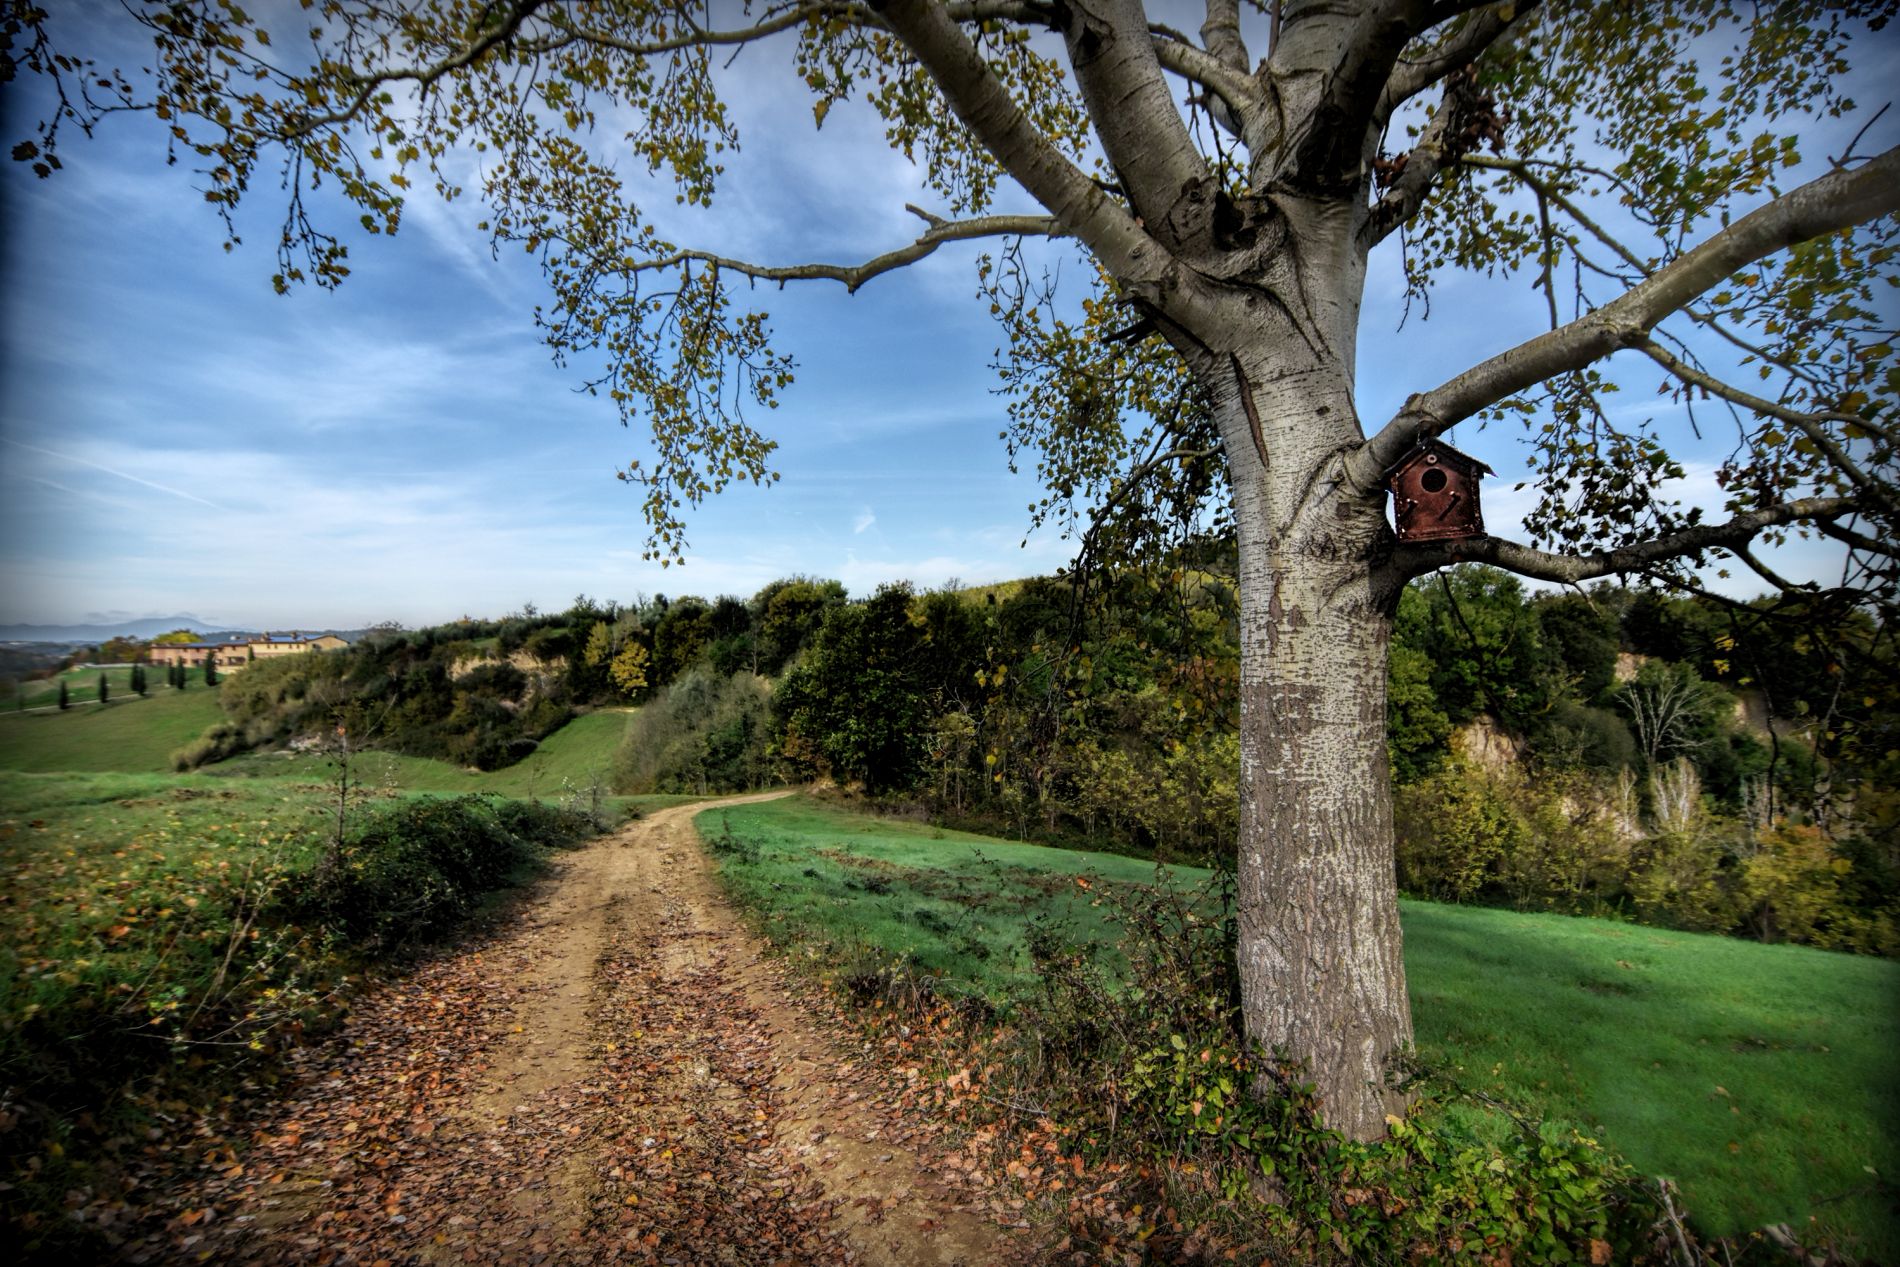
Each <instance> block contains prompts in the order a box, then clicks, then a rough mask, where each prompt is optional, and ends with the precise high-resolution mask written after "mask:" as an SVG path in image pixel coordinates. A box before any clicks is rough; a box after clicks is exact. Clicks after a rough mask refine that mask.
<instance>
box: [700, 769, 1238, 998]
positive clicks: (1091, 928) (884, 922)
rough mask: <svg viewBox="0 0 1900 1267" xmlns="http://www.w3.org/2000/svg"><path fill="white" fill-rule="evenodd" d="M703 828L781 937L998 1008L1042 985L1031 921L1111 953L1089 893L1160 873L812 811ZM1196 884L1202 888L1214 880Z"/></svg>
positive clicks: (754, 815)
mask: <svg viewBox="0 0 1900 1267" xmlns="http://www.w3.org/2000/svg"><path fill="white" fill-rule="evenodd" d="M694 822H695V823H696V825H697V826H698V828H699V831H700V834H701V835H702V836H703V837H704V838H705V839H706V840H707V842H708V844H709V846H710V847H711V848H712V850H713V852H714V854H715V855H716V856H717V857H718V858H719V859H720V868H721V875H722V877H723V879H724V880H725V883H726V886H727V888H728V889H729V890H730V891H731V892H732V894H733V896H734V897H735V898H737V899H738V900H739V902H740V903H741V904H742V905H743V906H745V907H747V908H748V909H751V910H753V911H756V912H759V913H760V914H762V915H764V916H766V917H767V920H768V923H769V924H770V925H771V926H772V927H774V928H777V927H782V926H785V925H790V926H793V927H795V928H796V929H797V930H798V935H799V937H801V938H803V939H815V940H817V941H820V942H824V943H829V945H830V946H831V947H832V948H834V949H835V950H838V951H842V952H848V953H864V954H866V955H867V956H868V957H870V958H872V959H876V960H896V961H900V962H903V963H906V964H909V965H911V966H913V967H915V968H919V969H921V970H923V971H925V972H928V973H933V974H939V975H940V976H941V978H942V981H943V984H944V985H945V986H946V987H947V988H951V989H963V990H967V991H974V992H976V993H979V994H982V995H984V996H986V997H988V998H990V999H991V1000H992V1001H995V1002H999V1003H1000V1002H1006V1001H1007V999H1008V996H1009V995H1010V993H1011V992H1012V991H1014V990H1017V989H1021V988H1025V987H1028V986H1030V985H1032V984H1033V983H1034V976H1033V974H1032V967H1031V963H1030V958H1029V952H1028V948H1027V945H1026V935H1027V930H1028V927H1029V924H1028V921H1029V920H1030V919H1032V918H1040V919H1044V920H1046V921H1049V922H1051V923H1056V922H1060V923H1061V924H1063V925H1064V927H1065V928H1067V929H1069V930H1070V931H1071V932H1072V934H1073V935H1076V936H1078V937H1080V938H1082V939H1085V940H1089V941H1092V942H1096V943H1099V944H1101V945H1107V944H1108V943H1109V942H1111V941H1113V939H1114V935H1115V930H1114V929H1113V928H1112V927H1111V926H1110V925H1109V923H1108V922H1107V921H1106V920H1105V919H1104V918H1103V915H1102V911H1101V910H1100V908H1099V907H1097V906H1095V905H1094V903H1093V897H1092V893H1091V890H1090V889H1088V888H1084V887H1082V886H1083V884H1088V885H1093V884H1095V883H1097V882H1098V881H1101V880H1107V881H1112V882H1121V883H1128V884H1136V883H1144V882H1150V881H1152V880H1154V878H1155V873H1156V872H1155V867H1154V865H1153V864H1152V863H1146V862H1142V861H1139V860H1137V859H1134V858H1128V857H1123V856H1121V855H1118V854H1107V853H1088V852H1082V851H1074V850H1066V849H1051V848H1046V847H1044V846H1041V845H1025V844H1017V843H1014V842H1011V841H1003V840H996V839H993V838H991V837H988V836H976V835H971V834H969V833H967V832H956V831H948V830H944V829H942V828H937V827H932V826H930V825H928V824H925V823H913V822H901V821H897V820H893V819H882V818H869V817H866V816H864V815H861V814H853V813H850V812H849V811H845V810H840V809H834V808H832V807H830V806H826V805H822V804H819V803H817V802H815V801H812V800H810V799H808V798H805V797H789V798H786V799H783V800H778V801H764V802H755V803H753V804H750V805H735V806H732V807H730V808H722V809H718V810H713V811H710V812H708V813H704V814H701V815H700V816H699V817H698V818H696V819H695V820H694ZM1169 870H1170V871H1182V870H1184V869H1169ZM1184 873H1185V874H1187V875H1188V876H1189V877H1190V880H1189V882H1190V883H1191V882H1192V880H1193V879H1195V878H1205V876H1206V872H1193V871H1185V872H1184ZM1078 881H1080V882H1081V883H1078Z"/></svg>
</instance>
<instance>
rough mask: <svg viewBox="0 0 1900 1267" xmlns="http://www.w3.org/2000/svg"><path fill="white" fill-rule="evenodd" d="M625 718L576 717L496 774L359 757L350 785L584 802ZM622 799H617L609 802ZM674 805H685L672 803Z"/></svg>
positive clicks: (301, 772)
mask: <svg viewBox="0 0 1900 1267" xmlns="http://www.w3.org/2000/svg"><path fill="white" fill-rule="evenodd" d="M632 717H633V714H632V712H631V711H625V710H619V709H602V710H600V711H598V712H593V713H588V714H586V715H584V716H581V717H576V718H575V719H574V720H573V721H571V722H569V723H568V724H567V725H565V726H563V727H561V728H560V729H559V730H557V731H555V732H554V733H553V734H551V735H549V736H548V737H547V738H546V739H543V740H542V741H541V745H540V747H538V748H536V749H535V750H534V751H533V752H532V753H530V754H529V755H528V757H527V758H526V759H525V760H522V761H518V762H516V763H515V764H514V765H511V766H506V767H504V768H502V769H500V770H470V769H466V768H464V767H462V766H458V765H452V764H450V763H449V762H447V761H438V760H435V759H434V758H431V757H409V756H404V755H403V754H401V753H399V752H375V751H370V752H363V753H359V754H358V755H357V756H356V757H355V758H353V760H352V777H354V778H357V779H360V780H361V781H362V783H363V785H364V786H365V787H385V788H394V789H400V790H402V791H406V792H456V793H460V792H485V793H494V794H495V795H498V796H535V797H541V798H543V799H547V798H554V797H564V796H572V795H582V796H585V795H588V794H589V793H590V792H591V791H592V789H593V788H594V786H595V784H596V782H598V784H599V786H600V788H601V791H602V795H603V796H604V795H605V791H606V786H607V782H608V778H609V776H610V775H611V773H612V770H613V757H614V750H615V748H617V747H618V746H619V744H620V739H621V736H622V735H624V734H626V731H627V723H628V722H629V721H630V720H631V719H632ZM334 764H335V763H334V761H333V760H332V759H331V758H329V757H326V756H321V755H317V754H302V753H292V752H270V753H258V754H255V755H251V756H245V757H237V758H235V759H233V760H230V761H225V762H221V763H220V764H218V765H215V766H211V767H209V768H208V770H207V772H208V773H213V774H218V775H224V776H236V777H256V778H304V779H308V778H325V777H330V775H331V772H332V771H333V769H334ZM615 799H622V798H615ZM675 799H676V800H678V801H680V802H684V801H687V800H692V799H696V798H692V797H678V798H675Z"/></svg>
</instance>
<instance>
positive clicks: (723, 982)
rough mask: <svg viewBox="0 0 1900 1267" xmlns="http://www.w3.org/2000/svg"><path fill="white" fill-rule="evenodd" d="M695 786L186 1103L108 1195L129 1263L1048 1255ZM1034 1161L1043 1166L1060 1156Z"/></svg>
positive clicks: (108, 1209) (98, 1208)
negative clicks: (736, 870)
mask: <svg viewBox="0 0 1900 1267" xmlns="http://www.w3.org/2000/svg"><path fill="white" fill-rule="evenodd" d="M699 808H701V807H698V806H692V807H682V808H680V809H677V810H669V811H664V812H662V813H660V814H657V815H654V816H653V817H652V818H650V819H647V820H645V821H643V822H640V823H637V824H634V825H632V826H630V827H629V828H627V829H626V830H625V831H623V832H621V833H620V834H618V835H616V836H613V837H610V838H603V839H602V840H600V841H598V842H596V843H595V844H594V845H593V846H591V847H590V848H588V849H586V850H583V851H580V852H578V853H576V854H573V855H570V856H568V857H567V858H564V859H563V860H562V861H561V862H560V863H559V864H557V865H558V869H557V871H556V873H555V875H554V876H553V877H552V878H551V879H550V880H548V881H546V882H544V883H543V884H542V885H541V886H539V887H538V888H537V889H536V890H535V891H534V892H532V893H531V894H530V895H529V896H528V897H526V898H525V899H524V900H523V901H522V902H521V903H519V904H518V905H517V906H516V908H515V910H514V911H513V912H512V915H513V918H510V919H507V920H503V921H498V922H497V926H496V927H495V928H494V929H493V930H492V931H491V932H490V933H489V934H488V935H487V936H486V937H485V938H482V939H479V940H475V941H472V942H469V943H465V944H464V945H463V946H461V947H460V948H458V949H455V950H452V951H448V952H445V953H443V954H441V955H440V956H438V957H436V958H434V959H431V960H428V961H426V962H424V963H423V964H421V965H419V966H418V967H417V968H416V969H415V970H414V971H412V972H411V973H409V974H407V975H406V976H405V977H403V978H401V979H400V980H397V981H394V982H391V983H388V984H386V985H383V986H381V987H379V988H377V989H375V990H372V991H370V992H369V993H367V994H366V995H365V996H364V997H363V998H362V999H360V1000H359V1001H358V1003H357V1004H356V1006H355V1008H354V1009H353V1011H352V1013H351V1016H350V1019H349V1020H348V1022H347V1023H346V1024H345V1026H344V1027H343V1029H342V1030H341V1031H340V1032H339V1033H338V1034H337V1035H336V1036H335V1037H334V1038H333V1039H332V1040H330V1041H328V1042H325V1043H323V1044H321V1045H317V1046H312V1047H310V1048H306V1049H304V1050H302V1051H300V1052H297V1053H293V1055H292V1056H291V1057H290V1061H291V1067H290V1070H289V1074H288V1076H287V1077H286V1078H284V1079H282V1080H281V1081H280V1083H279V1085H277V1086H276V1087H273V1088H270V1089H261V1088H253V1089H252V1090H251V1091H250V1092H249V1093H248V1094H246V1095H244V1096H241V1097H238V1098H236V1099H234V1100H233V1101H232V1102H231V1103H229V1104H227V1105H225V1106H223V1107H222V1108H221V1109H220V1110H219V1111H218V1112H217V1113H215V1114H210V1115H205V1116H202V1117H200V1118H198V1119H196V1120H192V1121H183V1120H181V1121H179V1122H178V1123H176V1124H175V1125H174V1127H173V1129H172V1131H171V1133H170V1135H168V1136H167V1137H165V1138H164V1139H162V1140H160V1141H156V1142H154V1143H153V1145H152V1147H151V1148H149V1149H148V1150H147V1154H146V1156H145V1158H144V1160H143V1162H142V1163H141V1164H140V1165H139V1166H137V1167H136V1168H135V1169H134V1171H133V1172H132V1174H131V1175H130V1176H129V1178H128V1181H127V1187H128V1191H127V1192H126V1193H124V1194H123V1196H122V1197H121V1198H120V1199H118V1200H115V1201H112V1202H104V1203H96V1204H95V1208H94V1209H92V1210H91V1211H89V1212H88V1213H89V1215H90V1217H92V1218H93V1219H94V1221H96V1222H98V1223H100V1224H101V1225H102V1226H104V1227H105V1228H107V1229H108V1230H109V1231H110V1232H111V1233H113V1234H114V1236H115V1239H117V1240H118V1241H119V1244H120V1256H121V1257H122V1258H123V1259H124V1260H125V1261H130V1262H140V1263H145V1262H176V1261H194V1260H195V1261H208V1262H219V1263H314V1264H367V1265H368V1267H377V1265H378V1264H395V1263H426V1264H450V1263H485V1264H543V1263H547V1264H593V1263H608V1262H613V1263H621V1262H626V1263H640V1262H654V1263H661V1264H668V1265H673V1264H679V1265H690V1267H698V1265H701V1264H705V1265H721V1267H723V1265H727V1264H768V1263H786V1264H792V1263H801V1264H802V1263H827V1264H829V1263H839V1264H848V1263H920V1264H931V1263H936V1264H944V1265H945V1267H949V1265H950V1264H958V1263H967V1264H979V1263H992V1262H1003V1261H1009V1260H1015V1259H1019V1258H1023V1257H1025V1256H1027V1255H1030V1254H1031V1253H1033V1249H1032V1248H1031V1246H1030V1244H1029V1242H1028V1240H1027V1238H1025V1237H1024V1236H1023V1234H1022V1232H1021V1229H1022V1228H1023V1227H1025V1226H1026V1223H1025V1221H1024V1219H1023V1206H1024V1202H1023V1200H1022V1199H1021V1198H1020V1197H1014V1198H1012V1197H1009V1196H1008V1195H1007V1194H1006V1192H1005V1190H1004V1188H1003V1187H1000V1186H999V1180H998V1179H997V1177H996V1175H994V1174H992V1173H989V1171H990V1167H989V1166H988V1165H987V1164H980V1163H979V1160H978V1157H979V1152H978V1151H976V1150H973V1149H971V1148H969V1147H966V1146H965V1144H963V1143H958V1142H956V1141H958V1140H962V1139H965V1136H966V1134H967V1133H966V1132H962V1131H960V1130H957V1129H953V1127H954V1124H953V1123H950V1122H948V1121H946V1120H944V1119H942V1117H941V1114H940V1113H939V1114H938V1116H936V1117H933V1116H930V1114H931V1113H932V1111H933V1110H940V1109H941V1107H942V1100H943V1093H942V1092H941V1091H938V1092H935V1093H930V1092H926V1091H925V1089H924V1088H923V1087H922V1086H921V1085H920V1083H919V1079H918V1077H917V1071H916V1070H915V1068H912V1069H909V1070H907V1071H906V1070H902V1069H896V1068H895V1067H894V1066H893V1065H892V1064H891V1061H890V1059H889V1057H890V1055H891V1054H892V1053H890V1052H888V1051H885V1050H882V1049H881V1048H880V1045H879V1044H877V1043H875V1042H872V1041H870V1040H864V1039H862V1038H861V1037H859V1036H858V1034H857V1031H856V1030H854V1029H853V1028H852V1027H851V1026H850V1025H848V1024H847V1023H846V1022H845V1021H844V1018H843V1016H842V1014H841V1013H838V1012H836V1011H835V1009H831V1008H829V1007H827V1006H826V1004H825V1003H824V1002H823V1000H821V999H817V998H814V997H812V996H811V995H810V993H809V992H808V991H803V990H801V989H799V988H798V987H797V986H795V984H794V983H792V982H791V981H790V980H789V979H788V977H787V975H786V972H785V970H784V968H783V967H782V965H780V964H779V963H777V962H775V961H774V960H772V959H770V958H769V957H767V956H766V955H765V954H764V952H763V951H762V948H761V947H760V945H759V943H758V942H757V941H756V939H754V938H753V937H751V936H750V935H749V934H748V933H747V932H746V931H745V930H744V929H743V928H742V927H741V926H740V924H739V922H738V920H737V918H736V917H735V916H734V914H733V912H732V911H731V909H730V907H729V906H728V905H727V904H726V903H725V901H724V899H723V898H722V897H721V896H720V895H719V893H718V891H717V888H716V885H715V883H714V881H713V879H712V877H711V875H710V874H709V869H708V864H707V863H706V861H705V858H704V855H703V853H702V851H701V850H700V849H699V848H698V847H697V845H696V844H695V843H694V838H693V833H692V828H691V825H690V818H691V815H692V814H693V813H694V812H695V811H696V810H697V809H699ZM968 1083H969V1080H968V1078H967V1077H966V1078H965V1079H964V1080H963V1083H962V1088H963V1090H965V1091H966V1092H967V1090H968ZM957 1092H958V1085H957V1084H956V1083H954V1081H953V1083H952V1086H951V1088H950V1095H951V1096H952V1098H953V1099H954V1097H955V1096H956V1094H957ZM965 1143H967V1140H965ZM978 1143H979V1146H980V1145H981V1140H980V1139H979V1140H978ZM958 1148H962V1149H963V1151H961V1152H959V1151H957V1149H958ZM1024 1157H1025V1158H1028V1161H1025V1160H1018V1161H1017V1163H1016V1164H1017V1166H1020V1167H1022V1168H1023V1172H1024V1176H1027V1175H1028V1174H1029V1173H1030V1171H1029V1169H1028V1165H1029V1162H1030V1161H1033V1162H1034V1163H1035V1164H1036V1165H1037V1166H1038V1167H1040V1166H1041V1165H1042V1164H1043V1161H1044V1160H1046V1159H1040V1158H1036V1157H1035V1156H1033V1155H1032V1153H1031V1152H1030V1150H1029V1149H1027V1148H1025V1150H1024ZM988 1160H989V1159H988V1158H985V1159H984V1161H985V1162H987V1161H988ZM999 1169H1000V1167H999ZM1038 1173H1040V1171H1038ZM1014 1175H1015V1170H1014V1168H1012V1169H1011V1171H1010V1177H1008V1178H1005V1179H1004V1180H1003V1181H1002V1183H1003V1184H1009V1183H1010V1180H1011V1178H1013V1177H1014Z"/></svg>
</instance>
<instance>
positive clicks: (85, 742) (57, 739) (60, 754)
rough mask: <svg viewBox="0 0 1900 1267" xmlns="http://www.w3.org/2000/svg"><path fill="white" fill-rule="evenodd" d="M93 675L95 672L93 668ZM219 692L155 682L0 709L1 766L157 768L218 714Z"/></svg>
mask: <svg viewBox="0 0 1900 1267" xmlns="http://www.w3.org/2000/svg"><path fill="white" fill-rule="evenodd" d="M95 676H96V675H95ZM223 716H224V714H223V713H222V712H221V711H219V708H218V693H217V692H216V691H213V690H206V689H205V688H204V686H203V684H202V683H200V684H198V685H197V686H196V687H195V688H190V689H186V690H183V691H175V690H173V689H171V688H170V687H166V686H159V687H155V688H154V689H153V690H152V693H151V694H150V695H148V696H146V697H145V698H144V699H139V698H137V697H136V696H133V695H129V694H128V695H126V696H124V697H123V698H121V697H117V696H115V697H114V698H113V699H112V701H111V702H110V703H108V704H106V705H105V706H104V707H103V708H102V707H100V706H99V705H97V704H88V705H85V706H84V707H79V708H71V709H67V710H66V711H65V712H58V711H55V712H50V713H8V712H0V770H20V771H31V772H35V773H47V772H51V771H57V770H75V771H112V770H116V771H122V772H125V773H141V772H144V773H154V774H156V773H159V772H162V771H165V770H169V769H171V761H170V758H171V754H172V751H173V750H174V749H176V748H181V747H183V746H184V745H185V744H187V743H190V742H191V741H192V740H193V739H196V738H197V737H198V736H199V735H200V734H201V733H203V731H204V728H205V727H206V726H209V725H211V723H213V722H215V721H217V720H219V719H220V718H222V717H223Z"/></svg>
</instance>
